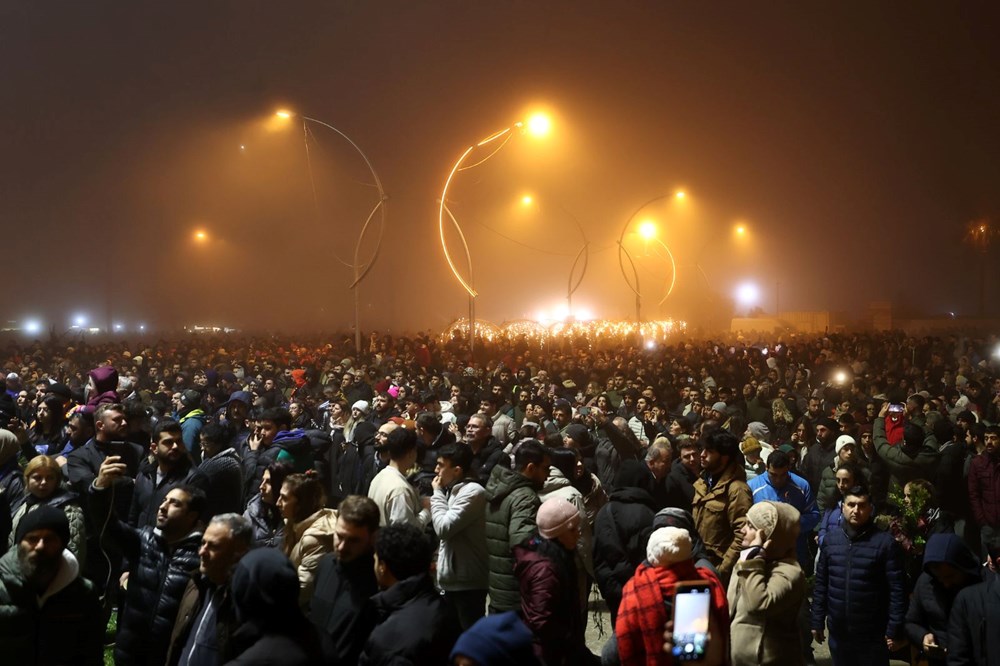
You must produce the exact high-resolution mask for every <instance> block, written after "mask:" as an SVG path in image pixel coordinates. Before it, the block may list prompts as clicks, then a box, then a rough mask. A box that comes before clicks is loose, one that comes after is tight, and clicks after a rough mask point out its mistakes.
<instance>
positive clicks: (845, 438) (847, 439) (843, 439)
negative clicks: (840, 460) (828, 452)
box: [833, 435, 858, 456]
mask: <svg viewBox="0 0 1000 666" xmlns="http://www.w3.org/2000/svg"><path fill="white" fill-rule="evenodd" d="M848 444H850V445H851V446H853V447H855V448H857V446H858V443H857V442H855V441H854V438H853V437H851V436H850V435H841V436H840V437H838V438H837V443H836V444H834V445H833V449H834V453H836V455H838V456H839V455H840V450H841V449H842V448H844V447H845V446H847V445H848Z"/></svg>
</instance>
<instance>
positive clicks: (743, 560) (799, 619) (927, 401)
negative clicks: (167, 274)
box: [0, 333, 1000, 666]
mask: <svg viewBox="0 0 1000 666" xmlns="http://www.w3.org/2000/svg"><path fill="white" fill-rule="evenodd" d="M997 345H998V338H997V337H996V336H987V335H972V334H963V335H957V334H956V335H951V336H930V335H928V336H923V337H908V336H906V335H904V334H901V333H857V334H837V335H828V336H784V337H771V338H768V339H763V338H761V339H744V338H741V337H736V336H720V337H718V338H715V339H695V338H693V337H691V338H678V339H677V340H676V341H674V342H667V343H661V344H656V345H652V346H651V345H647V344H644V343H643V341H642V340H638V339H632V338H630V337H628V336H621V337H618V338H607V339H602V340H599V341H595V340H590V339H586V338H583V337H574V336H565V337H564V338H562V339H550V340H548V341H547V342H546V344H545V345H544V347H542V346H539V345H538V344H537V342H536V341H533V340H532V339H530V338H527V337H524V336H521V337H518V336H511V337H507V338H497V339H494V340H489V341H486V340H484V341H480V342H478V343H477V345H476V349H475V351H476V354H475V356H474V357H473V356H472V354H470V351H469V348H468V345H467V344H466V341H465V340H464V339H462V338H461V337H460V335H456V336H454V337H447V338H439V337H436V336H432V335H415V336H411V337H401V338H393V337H390V336H388V335H384V336H379V335H374V334H373V335H372V336H371V337H370V338H369V339H368V340H367V341H366V344H365V348H364V349H363V350H362V352H361V353H356V351H355V349H354V345H353V341H351V340H348V339H334V341H332V342H331V341H329V340H321V339H292V338H280V339H279V338H265V337H257V338H251V337H234V336H226V337H221V338H219V337H215V338H206V337H197V336H191V337H186V338H184V339H180V340H158V341H155V342H154V341H139V342H133V343H128V342H122V341H88V340H86V339H82V338H81V339H78V340H72V341H70V342H69V344H67V341H60V340H51V341H48V342H41V341H36V342H35V343H33V344H30V345H17V344H13V343H11V344H9V345H8V346H7V347H6V349H4V350H3V351H2V352H0V366H2V367H3V368H4V371H5V372H6V373H7V374H6V390H5V391H4V392H3V393H0V423H3V424H5V426H6V427H5V428H3V429H0V552H4V551H6V554H5V555H3V557H2V558H0V654H2V655H4V660H5V661H7V660H8V659H9V660H10V663H18V664H20V663H24V664H67V663H72V664H100V663H103V661H102V660H103V653H104V649H105V646H106V644H108V643H113V652H114V660H115V662H116V663H119V664H151V665H152V664H155V665H157V666H160V665H163V664H170V665H174V664H182V665H186V666H195V665H198V666H201V665H207V664H271V663H281V664H352V665H353V664H421V665H422V664H456V665H463V666H466V665H470V664H479V665H481V666H489V665H500V664H519V665H520V664H532V663H539V664H545V665H546V666H555V665H557V664H598V663H601V664H608V665H610V664H625V665H628V666H631V665H633V664H635V665H638V664H671V663H675V662H680V661H691V662H693V663H704V664H736V665H743V664H782V665H785V664H809V663H813V662H814V657H813V648H814V646H815V645H816V644H818V643H823V642H828V643H829V649H830V653H831V656H832V659H833V663H834V664H838V665H839V664H851V665H852V666H858V665H865V664H887V663H888V661H889V659H890V657H891V656H892V657H894V658H897V659H904V660H907V661H910V660H912V661H913V663H918V661H920V660H924V661H925V662H926V663H929V664H955V665H960V664H1000V633H997V632H996V631H990V627H997V626H1000V584H998V583H997V578H996V570H997V567H998V566H1000V357H998V356H997V354H996V351H997ZM691 595H694V596H691ZM699 595H701V596H699ZM695 597H698V601H697V602H695V601H690V600H691V599H694V598H695ZM691 604H703V606H697V607H698V608H702V611H701V612H699V613H695V615H693V616H692V615H690V609H691V608H692V607H693V606H691ZM605 606H606V609H607V611H608V614H609V615H610V626H609V627H607V628H605V627H603V626H601V627H599V629H600V630H601V631H603V634H602V635H603V636H604V640H603V643H602V646H601V648H600V649H599V650H598V651H597V652H599V654H595V653H594V652H592V651H591V647H593V641H591V642H590V646H589V647H588V641H587V626H588V624H589V623H595V622H596V623H598V624H601V625H603V620H602V619H601V618H602V615H601V614H600V613H593V612H592V611H594V610H595V609H603V608H604V607H605ZM112 616H114V618H115V620H116V623H115V625H114V626H116V631H115V633H114V635H113V636H106V628H107V627H108V626H109V621H110V620H111V619H112ZM692 618H693V619H692Z"/></svg>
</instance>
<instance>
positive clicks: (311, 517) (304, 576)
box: [278, 470, 337, 605]
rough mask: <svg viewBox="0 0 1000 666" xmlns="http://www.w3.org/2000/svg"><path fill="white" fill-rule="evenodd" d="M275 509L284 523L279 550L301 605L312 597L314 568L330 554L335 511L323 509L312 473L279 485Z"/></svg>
mask: <svg viewBox="0 0 1000 666" xmlns="http://www.w3.org/2000/svg"><path fill="white" fill-rule="evenodd" d="M278 510H279V511H280V512H281V517H282V518H283V519H284V521H285V543H284V545H283V548H282V550H283V551H284V553H285V555H287V556H288V559H290V560H291V561H292V565H293V566H294V567H295V570H296V572H297V573H298V576H299V587H300V589H301V594H300V596H299V601H300V603H301V604H302V605H305V604H306V603H308V602H309V599H311V598H312V591H313V585H314V584H315V578H316V569H317V568H319V561H320V558H322V557H323V556H324V555H326V554H327V553H332V552H333V533H334V529H335V528H336V526H337V512H336V511H334V510H333V509H327V508H326V493H325V492H324V490H323V484H322V483H320V480H319V477H318V476H317V475H316V473H315V472H313V471H312V470H310V471H309V472H306V473H305V474H290V475H289V476H287V477H285V482H284V483H283V484H281V492H280V493H279V494H278Z"/></svg>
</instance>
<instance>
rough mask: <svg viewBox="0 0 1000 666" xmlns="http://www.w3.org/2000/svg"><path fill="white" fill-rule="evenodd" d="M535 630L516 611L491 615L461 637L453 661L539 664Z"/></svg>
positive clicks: (506, 665) (499, 665)
mask: <svg viewBox="0 0 1000 666" xmlns="http://www.w3.org/2000/svg"><path fill="white" fill-rule="evenodd" d="M532 641H533V639H532V636H531V631H530V630H529V629H528V627H526V626H525V624H524V622H522V621H521V618H519V617H518V616H517V613H515V612H514V611H507V612H506V613H498V614H497V615H488V616H487V617H484V618H481V619H480V620H478V621H476V623H475V624H474V625H472V626H471V627H469V629H468V630H467V631H466V632H465V633H463V634H462V635H461V636H459V638H458V641H457V642H456V643H455V647H454V648H453V649H452V651H451V655H450V657H449V661H454V660H455V657H457V656H459V655H461V656H463V657H468V658H469V659H472V660H473V661H475V662H476V663H477V664H481V666H530V665H531V664H537V663H538V660H537V659H536V658H535V653H534V651H533V649H532Z"/></svg>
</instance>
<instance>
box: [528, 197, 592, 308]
mask: <svg viewBox="0 0 1000 666" xmlns="http://www.w3.org/2000/svg"><path fill="white" fill-rule="evenodd" d="M534 202H535V201H534V198H532V197H531V196H530V195H525V196H523V197H521V204H522V205H524V206H529V205H532V204H533V203H534ZM555 207H556V208H558V209H559V210H561V211H562V212H563V213H564V214H565V215H566V216H567V217H569V219H571V220H573V224H575V225H576V228H577V230H578V231H579V232H580V238H581V239H582V240H583V245H582V246H581V247H580V249H579V250H578V251H577V253H576V256H575V257H574V258H573V263H572V264H571V265H570V268H569V279H568V280H567V281H566V313H567V315H566V316H567V317H574V314H573V294H574V293H576V290H577V289H579V288H580V284H582V283H583V278H584V276H585V275H586V274H587V265H588V263H589V261H590V241H589V240H587V232H585V231H584V230H583V225H582V224H580V220H579V219H577V217H576V216H575V215H573V214H572V213H570V212H569V211H568V210H566V207H565V206H561V205H559V204H555ZM581 259H583V268H582V269H581V270H580V277H579V278H577V280H576V281H575V282H574V281H573V277H574V276H575V275H576V267H577V266H579V265H580V260H581Z"/></svg>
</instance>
